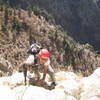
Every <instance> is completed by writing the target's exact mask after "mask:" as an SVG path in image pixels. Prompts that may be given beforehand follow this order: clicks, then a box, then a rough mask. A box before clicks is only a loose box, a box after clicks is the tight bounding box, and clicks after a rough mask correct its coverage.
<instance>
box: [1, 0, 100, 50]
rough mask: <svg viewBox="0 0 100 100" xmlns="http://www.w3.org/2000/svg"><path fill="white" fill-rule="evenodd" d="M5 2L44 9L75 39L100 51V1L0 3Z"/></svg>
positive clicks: (11, 1)
mask: <svg viewBox="0 0 100 100" xmlns="http://www.w3.org/2000/svg"><path fill="white" fill-rule="evenodd" d="M3 2H4V3H6V4H9V5H11V6H13V7H15V6H17V7H18V6H19V7H22V8H24V9H26V8H27V7H31V6H39V7H40V8H44V9H46V10H47V11H48V12H49V13H51V14H52V15H53V16H54V18H55V20H56V23H57V24H60V25H61V26H63V28H64V29H65V30H67V31H68V33H69V34H70V35H71V36H72V37H73V38H74V39H76V40H77V41H80V42H81V43H89V44H91V45H93V46H94V48H95V49H96V50H100V45H99V43H100V28H99V27H100V20H99V18H100V0H44V1H42V0H28V1H27V0H17V1H15V0H1V2H0V3H1V4H2V3H3Z"/></svg>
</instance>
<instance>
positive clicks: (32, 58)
mask: <svg viewBox="0 0 100 100" xmlns="http://www.w3.org/2000/svg"><path fill="white" fill-rule="evenodd" d="M40 49H41V46H39V45H38V44H36V43H34V44H32V45H31V46H30V47H29V49H28V50H27V53H29V54H30V55H29V57H28V58H27V59H26V61H24V62H23V63H21V64H20V65H19V67H18V68H19V69H21V68H23V72H24V81H25V85H26V76H27V69H28V68H30V67H32V68H33V69H34V70H35V71H34V72H35V75H37V77H38V78H39V76H40V75H39V72H38V67H37V66H38V65H37V57H36V54H38V53H39V51H40Z"/></svg>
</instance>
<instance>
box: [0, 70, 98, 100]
mask: <svg viewBox="0 0 100 100" xmlns="http://www.w3.org/2000/svg"><path fill="white" fill-rule="evenodd" d="M47 78H48V77H47ZM15 79H16V81H15ZM48 80H49V79H48ZM56 81H57V86H56V87H55V89H52V90H47V89H44V88H42V87H37V86H32V85H27V86H24V85H23V78H22V73H18V72H16V73H14V74H13V75H12V76H9V77H2V78H0V94H1V95H0V100H40V98H41V100H100V68H98V69H96V70H95V71H94V73H93V74H91V75H90V76H88V77H81V76H78V75H76V74H74V73H73V72H64V71H63V72H57V73H56ZM19 83H20V86H19ZM8 96H9V98H8Z"/></svg>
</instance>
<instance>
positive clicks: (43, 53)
mask: <svg viewBox="0 0 100 100" xmlns="http://www.w3.org/2000/svg"><path fill="white" fill-rule="evenodd" d="M49 56H50V53H49V51H48V50H47V49H41V50H40V52H39V53H38V55H37V57H38V59H39V60H38V61H39V64H40V68H42V69H43V77H42V81H45V77H46V74H47V73H48V74H49V75H50V77H51V80H52V85H56V81H55V73H54V70H53V69H52V67H51V65H50V58H49Z"/></svg>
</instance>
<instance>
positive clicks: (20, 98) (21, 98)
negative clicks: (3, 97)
mask: <svg viewBox="0 0 100 100" xmlns="http://www.w3.org/2000/svg"><path fill="white" fill-rule="evenodd" d="M28 87H29V86H26V87H25V89H24V90H23V92H22V95H21V96H19V97H18V99H17V100H23V97H24V94H25V92H26V90H27V89H28Z"/></svg>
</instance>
